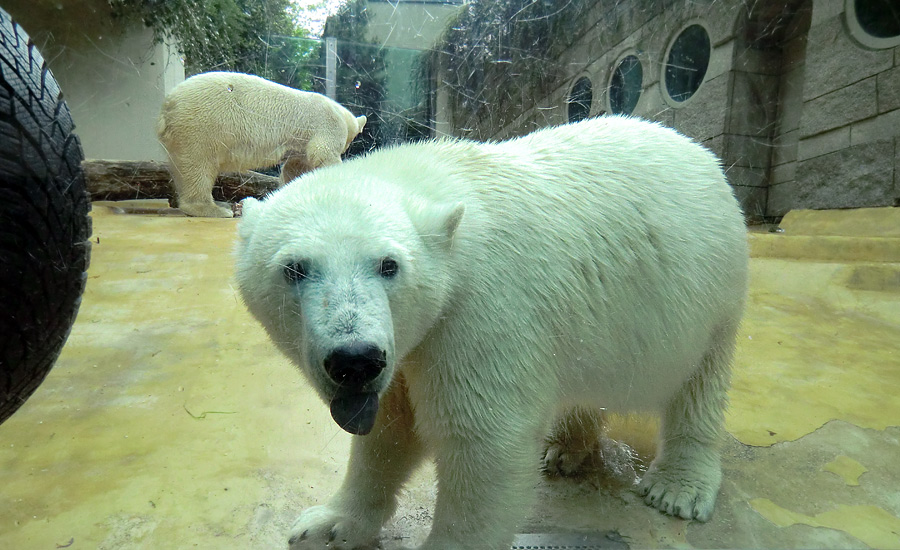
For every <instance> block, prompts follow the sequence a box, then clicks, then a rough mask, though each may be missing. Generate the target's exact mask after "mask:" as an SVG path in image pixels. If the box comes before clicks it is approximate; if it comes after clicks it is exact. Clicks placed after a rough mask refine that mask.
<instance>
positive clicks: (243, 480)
mask: <svg viewBox="0 0 900 550" xmlns="http://www.w3.org/2000/svg"><path fill="white" fill-rule="evenodd" d="M156 207H157V205H154V206H153V207H151V210H150V212H152V211H153V208H156ZM139 212H140V211H139ZM93 217H94V237H93V240H94V245H93V258H92V262H91V268H90V273H89V275H90V277H89V280H88V286H87V291H86V294H85V297H84V304H83V306H82V308H81V312H80V314H79V316H78V320H77V322H76V324H75V326H74V328H73V330H72V334H71V337H70V338H69V341H68V344H67V345H66V347H65V349H64V350H63V353H62V355H61V357H60V359H59V361H58V362H57V364H56V366H55V368H54V369H53V371H52V372H51V373H50V375H49V376H48V377H47V379H46V381H45V382H44V384H43V385H42V386H41V387H40V388H39V389H38V391H37V392H36V393H35V395H34V396H32V398H31V399H30V400H29V401H28V402H27V403H25V405H24V406H23V407H22V408H21V409H20V410H19V412H18V413H16V414H15V415H14V416H13V417H12V418H10V419H9V420H8V421H7V422H6V423H4V424H3V425H2V426H0V548H4V549H6V548H9V549H32V548H34V549H43V548H47V549H53V548H63V547H66V548H73V549H78V548H82V549H87V548H91V549H93V548H99V549H138V548H154V549H155V548H217V549H222V548H252V549H256V548H259V549H262V548H284V547H285V546H286V544H285V535H286V533H287V530H288V527H289V525H290V523H291V522H292V521H293V518H294V517H295V515H296V514H297V513H298V512H299V511H300V510H301V509H303V508H304V507H306V506H309V505H311V504H315V503H317V502H321V501H322V499H324V498H326V497H327V496H328V495H329V494H330V493H331V492H332V491H333V490H334V489H335V488H336V487H337V485H338V484H339V482H340V479H341V476H342V473H343V469H344V463H345V459H346V455H347V451H348V446H349V438H350V436H349V435H347V434H346V433H344V432H342V431H341V430H340V429H339V428H338V427H337V426H336V425H335V424H334V422H332V421H331V418H330V416H329V413H328V409H327V407H326V406H324V405H323V404H322V403H321V402H319V400H318V399H317V398H316V396H315V395H314V394H313V392H312V391H310V389H309V388H307V387H306V386H305V385H304V383H303V381H302V380H301V379H300V376H299V374H298V373H296V372H295V371H294V369H293V368H292V367H291V366H290V365H289V364H288V363H287V361H286V360H285V359H283V358H282V357H281V356H280V355H279V354H278V353H276V351H275V349H274V348H273V347H272V346H271V345H270V344H269V342H268V341H267V339H266V337H265V335H264V333H263V331H262V329H261V328H260V327H258V326H257V325H256V324H255V322H254V321H253V320H252V319H251V318H250V316H249V314H248V313H247V312H246V310H245V308H244V306H243V305H242V304H241V303H240V301H239V299H238V296H237V293H236V291H235V288H234V286H233V283H232V270H231V267H232V260H231V247H232V241H233V238H234V229H235V224H236V222H235V220H219V219H196V218H183V217H174V216H159V215H155V214H152V213H151V214H147V213H131V214H128V213H126V214H122V213H115V208H111V207H110V205H109V203H95V206H94V213H93ZM698 223H702V222H698ZM782 228H783V231H782V232H765V231H758V232H751V234H750V240H751V245H752V248H753V251H754V258H753V261H752V263H751V268H752V285H751V293H750V302H749V307H748V311H747V315H746V319H745V322H744V325H743V331H742V334H741V339H740V344H739V351H738V356H737V364H736V368H735V374H734V387H733V389H732V391H731V409H730V412H729V415H728V431H729V434H730V435H729V437H728V438H727V441H726V443H725V460H724V470H725V481H724V483H723V487H722V491H721V493H720V496H719V503H718V506H717V509H716V512H715V515H714V517H713V519H712V521H710V522H709V523H706V524H698V523H694V522H686V521H682V520H676V519H672V518H668V517H665V516H663V515H661V514H659V513H658V512H656V511H654V510H651V509H650V508H648V507H646V506H644V505H643V504H642V503H641V502H640V501H639V499H638V498H637V497H636V496H635V495H634V494H632V493H631V491H630V490H629V485H630V484H631V483H632V482H633V473H632V471H631V469H630V468H629V467H628V466H629V464H622V463H619V464H612V466H610V465H607V466H601V467H598V468H597V469H596V470H595V471H594V472H592V473H590V474H589V475H587V476H585V477H583V478H581V479H577V480H571V479H550V480H544V481H542V482H541V483H540V485H539V486H538V487H537V490H538V491H539V493H540V495H541V498H540V502H539V503H538V505H537V506H536V507H535V509H534V510H533V511H532V512H531V513H530V515H529V519H528V521H527V522H526V524H525V525H524V526H523V532H559V531H570V530H593V531H615V532H617V533H618V534H619V535H620V536H621V539H622V540H624V541H625V542H626V543H628V544H629V545H630V546H631V547H633V548H634V547H679V548H690V547H723V548H724V547H730V548H738V547H740V548H749V547H768V548H771V547H785V548H801V547H803V548H812V547H816V548H819V547H828V548H860V547H867V546H869V547H877V548H900V519H898V518H900V442H898V441H900V233H898V228H900V209H872V210H863V211H849V212H819V213H808V212H798V213H791V214H790V215H789V216H788V217H786V218H785V220H784V222H783V223H782ZM653 430H654V428H653V423H652V422H651V421H649V420H646V419H641V418H627V419H615V421H614V422H613V430H612V432H613V435H614V436H617V437H621V438H622V439H624V440H625V441H626V442H628V443H629V444H630V445H631V446H632V447H634V448H635V449H636V450H637V452H638V455H639V460H638V461H637V463H636V464H635V467H636V468H637V470H638V472H640V469H641V467H642V464H645V463H646V462H647V461H648V460H650V458H651V457H650V453H651V452H652V443H651V442H652V437H653ZM616 466H619V467H618V468H617V467H616ZM621 466H624V467H621ZM434 494H435V486H434V474H433V470H432V469H430V468H427V467H426V468H424V469H423V470H421V471H420V472H419V473H417V475H416V476H415V478H414V479H413V481H412V483H410V485H409V487H408V489H407V491H406V493H405V496H404V498H403V500H402V504H401V509H400V511H399V512H398V514H397V516H396V517H395V519H394V520H393V522H392V524H391V525H390V526H389V527H388V528H387V530H386V532H385V540H384V546H385V548H395V547H397V546H399V545H400V544H411V543H415V542H416V541H417V540H420V539H421V538H422V536H423V535H424V534H425V533H426V532H427V527H428V524H429V522H430V518H431V506H432V505H433V500H434ZM511 505H515V503H511Z"/></svg>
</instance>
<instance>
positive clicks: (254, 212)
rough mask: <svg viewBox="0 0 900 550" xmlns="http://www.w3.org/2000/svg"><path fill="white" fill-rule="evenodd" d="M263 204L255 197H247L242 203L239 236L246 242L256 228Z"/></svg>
mask: <svg viewBox="0 0 900 550" xmlns="http://www.w3.org/2000/svg"><path fill="white" fill-rule="evenodd" d="M261 209H262V203H261V202H260V201H258V200H256V199H254V198H253V197H247V198H246V199H244V200H242V201H241V222H240V223H239V224H238V236H239V237H240V238H242V239H244V240H246V239H249V238H250V235H251V234H252V233H253V229H254V227H256V220H257V218H259V211H260V210H261Z"/></svg>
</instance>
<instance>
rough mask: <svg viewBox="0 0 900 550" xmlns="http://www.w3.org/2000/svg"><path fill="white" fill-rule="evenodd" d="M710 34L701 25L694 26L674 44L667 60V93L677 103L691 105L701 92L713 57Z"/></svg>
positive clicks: (684, 31)
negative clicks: (692, 98)
mask: <svg viewBox="0 0 900 550" xmlns="http://www.w3.org/2000/svg"><path fill="white" fill-rule="evenodd" d="M711 52H712V48H711V47H710V41H709V33H707V32H706V29H704V28H703V27H702V26H701V25H696V24H695V25H690V26H689V27H687V28H685V29H684V30H683V31H681V34H679V35H678V38H676V39H675V41H674V42H673V43H672V46H671V48H670V49H669V55H668V56H667V58H666V68H665V71H666V74H665V83H666V92H667V93H668V94H669V97H670V98H671V99H672V100H673V101H674V102H676V103H681V102H683V101H687V100H688V99H689V98H690V97H691V96H692V95H694V93H695V92H696V91H697V89H698V88H700V84H701V83H703V77H704V76H706V69H707V68H708V67H709V55H710V53H711Z"/></svg>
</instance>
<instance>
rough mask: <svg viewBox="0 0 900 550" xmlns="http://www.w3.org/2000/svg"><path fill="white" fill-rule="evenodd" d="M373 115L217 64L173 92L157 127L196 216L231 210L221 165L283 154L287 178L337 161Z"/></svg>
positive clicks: (186, 205) (247, 165) (186, 208)
mask: <svg viewBox="0 0 900 550" xmlns="http://www.w3.org/2000/svg"><path fill="white" fill-rule="evenodd" d="M365 124H366V117H365V116H359V117H354V116H353V115H352V114H351V113H350V111H348V110H347V109H345V108H344V107H342V106H341V105H340V104H338V103H336V102H335V101H333V100H331V99H329V98H328V97H326V96H323V95H321V94H317V93H313V92H304V91H301V90H295V89H293V88H288V87H287V86H282V85H281V84H276V83H274V82H271V81H268V80H266V79H264V78H260V77H258V76H253V75H249V74H242V73H228V72H210V73H203V74H198V75H195V76H192V77H190V78H188V79H187V80H185V81H184V82H182V83H181V84H179V85H178V86H175V88H174V89H173V90H172V91H171V92H170V93H169V95H167V96H166V99H165V101H164V102H163V106H162V110H161V112H160V115H159V120H158V124H157V135H158V137H159V141H160V143H162V145H163V147H164V148H165V149H166V152H167V154H168V157H169V166H170V168H171V170H170V171H171V173H172V180H173V183H174V186H175V192H176V193H177V195H178V206H179V208H180V209H181V210H182V212H184V213H185V214H188V215H190V216H205V217H219V218H230V217H232V212H231V210H230V209H228V208H224V207H221V206H217V205H216V204H215V203H214V202H213V199H212V188H213V185H214V184H215V180H216V176H217V175H218V174H220V173H221V172H229V171H239V170H249V169H253V168H261V167H265V166H272V165H274V164H277V163H279V162H283V164H282V169H281V177H282V182H283V183H287V182H289V181H291V180H292V179H294V178H296V177H297V176H299V175H300V174H302V173H303V172H307V171H309V170H312V169H314V168H318V167H321V166H327V165H329V164H336V163H339V162H340V161H341V153H343V152H344V151H346V150H347V147H349V146H350V142H351V141H353V138H355V137H356V136H357V135H358V134H359V133H360V132H361V131H362V129H363V126H365Z"/></svg>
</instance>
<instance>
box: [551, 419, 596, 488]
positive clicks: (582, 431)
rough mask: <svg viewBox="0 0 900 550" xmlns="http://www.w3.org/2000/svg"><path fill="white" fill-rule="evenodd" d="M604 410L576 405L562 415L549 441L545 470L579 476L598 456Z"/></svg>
mask: <svg viewBox="0 0 900 550" xmlns="http://www.w3.org/2000/svg"><path fill="white" fill-rule="evenodd" d="M602 433H603V413H601V412H600V411H596V410H592V409H586V408H582V407H575V408H573V409H571V410H569V411H566V413H565V414H564V415H563V416H562V418H560V419H559V420H558V421H557V422H556V425H554V426H553V430H552V431H551V432H550V435H549V436H548V437H547V440H546V444H547V446H546V449H545V452H544V459H543V461H542V465H541V466H542V470H543V471H544V473H545V474H546V475H548V476H576V475H578V474H580V473H582V472H583V468H584V466H585V465H586V463H589V462H590V460H591V459H592V458H593V457H594V456H595V455H596V453H597V451H598V450H599V449H598V448H599V446H600V437H601V435H602Z"/></svg>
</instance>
